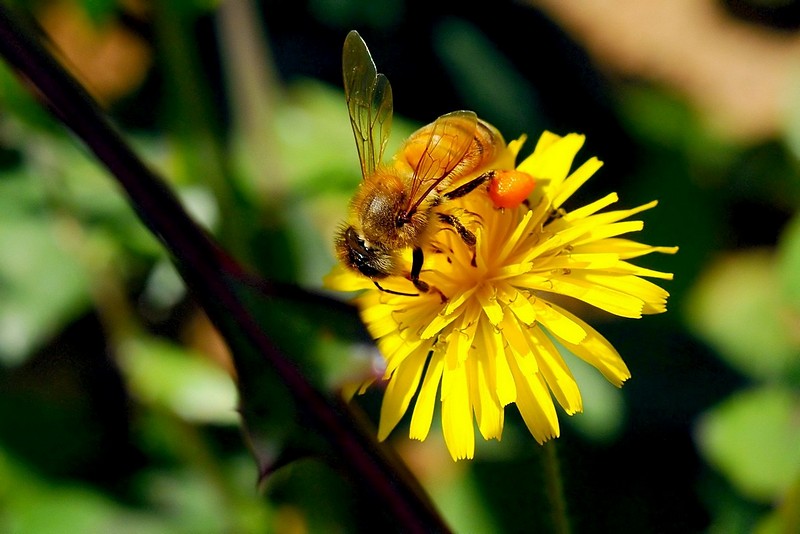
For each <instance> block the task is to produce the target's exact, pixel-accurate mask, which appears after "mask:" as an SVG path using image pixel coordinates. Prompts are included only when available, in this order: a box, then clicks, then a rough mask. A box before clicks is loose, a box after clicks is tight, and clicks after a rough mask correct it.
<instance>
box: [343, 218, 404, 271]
mask: <svg viewBox="0 0 800 534" xmlns="http://www.w3.org/2000/svg"><path fill="white" fill-rule="evenodd" d="M335 246H336V254H337V255H338V256H339V260H340V261H341V262H342V263H343V264H344V265H346V266H347V267H349V268H351V269H353V270H355V271H358V272H360V273H361V274H363V275H364V276H366V277H368V278H371V279H376V278H377V279H380V278H386V277H387V276H389V275H390V274H393V273H394V268H395V259H394V255H393V254H392V253H391V252H390V251H389V250H387V249H386V248H384V247H383V246H381V244H380V243H374V244H373V243H370V242H368V241H367V240H366V239H365V238H364V237H363V236H362V235H361V234H359V233H358V232H357V231H356V229H355V228H354V227H352V226H346V227H343V228H342V229H341V230H340V231H339V232H338V234H337V235H336V240H335Z"/></svg>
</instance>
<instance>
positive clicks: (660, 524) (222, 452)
mask: <svg viewBox="0 0 800 534" xmlns="http://www.w3.org/2000/svg"><path fill="white" fill-rule="evenodd" d="M4 3H5V4H7V5H9V6H14V7H15V8H17V9H19V10H20V11H21V12H23V13H28V14H30V15H31V17H32V18H33V19H35V21H37V24H38V25H39V27H40V29H41V30H42V31H43V32H44V34H46V35H47V36H48V39H50V41H51V42H52V45H53V50H57V51H58V52H57V54H58V55H59V57H60V58H61V59H62V61H63V63H64V64H65V65H66V66H67V67H68V68H69V69H70V71H71V72H73V74H75V76H76V77H77V78H78V79H79V80H81V81H82V82H83V83H84V84H85V85H86V87H87V88H88V89H89V90H90V92H91V93H92V94H93V95H94V96H95V98H97V99H98V101H99V102H101V104H102V105H103V106H104V108H105V109H106V110H107V111H108V113H109V115H110V116H111V117H112V119H113V120H114V121H115V123H116V124H117V125H118V126H119V128H120V129H121V131H122V132H123V133H124V134H125V136H126V138H127V139H128V140H129V141H130V143H131V144H132V145H133V146H134V147H135V148H136V150H137V152H138V153H139V154H141V155H142V157H143V158H145V159H146V160H147V161H148V162H149V163H150V164H151V165H152V166H153V167H154V168H156V169H158V170H159V172H160V173H161V174H162V175H163V176H164V177H165V178H166V179H167V180H168V181H169V183H170V184H171V186H172V187H173V188H174V189H175V190H176V191H177V192H178V193H179V195H180V197H181V199H182V200H183V201H184V202H185V204H186V206H187V207H188V208H189V209H190V211H191V213H192V214H193V215H194V216H195V217H196V218H197V219H198V220H199V221H201V222H202V223H203V224H204V225H205V226H206V227H207V228H209V229H210V230H211V231H212V232H213V233H214V234H215V235H216V236H217V238H218V239H219V240H220V242H221V243H222V244H223V246H225V248H227V249H228V250H229V251H231V252H232V253H233V254H234V255H235V256H236V257H237V258H239V259H240V260H241V261H242V262H243V263H245V264H246V265H248V266H250V267H251V268H253V269H254V270H255V271H257V272H259V273H260V274H262V275H263V276H265V277H267V278H269V279H274V280H281V281H289V282H295V283H298V284H300V285H302V286H304V287H307V288H311V289H319V288H320V286H321V279H322V276H324V274H325V273H326V272H327V271H328V270H329V269H330V268H331V267H332V266H333V264H334V261H335V260H334V258H333V255H332V248H331V245H330V238H331V235H332V233H333V231H334V229H335V228H336V225H337V224H338V221H339V220H341V218H342V217H343V216H344V214H345V209H346V204H347V199H348V198H349V196H350V194H351V193H352V191H353V189H354V187H355V186H356V185H357V183H358V180H359V170H358V162H357V157H356V151H355V148H354V146H353V142H352V134H351V132H350V130H349V122H348V119H347V113H346V107H345V105H344V97H343V94H342V91H341V47H342V43H343V41H344V37H345V35H346V34H347V32H348V31H349V30H351V29H357V30H359V32H360V33H361V35H362V36H363V37H364V39H365V41H366V42H367V44H368V45H369V47H370V49H371V51H372V54H373V57H374V58H375V61H376V63H377V65H378V69H379V71H381V72H384V73H385V74H386V75H387V76H388V77H389V79H390V81H391V82H392V85H393V89H394V95H395V114H396V115H395V122H394V129H393V132H394V135H393V137H392V144H393V145H394V146H396V145H397V144H398V143H399V142H400V141H401V140H402V139H403V137H404V136H405V135H407V134H408V133H410V132H411V131H412V130H413V129H414V128H415V127H417V126H419V125H421V124H424V123H428V122H431V121H432V120H433V119H434V118H435V117H437V116H438V115H441V114H443V113H446V112H448V111H452V110H455V109H460V108H466V109H473V110H475V111H476V112H477V113H478V114H479V116H481V117H483V118H485V119H487V120H488V121H490V122H492V123H493V124H495V125H496V126H497V127H498V128H499V129H500V130H501V131H502V132H504V134H505V135H506V137H507V138H508V139H513V138H516V137H517V136H519V135H520V134H522V133H527V134H528V135H529V139H530V140H529V146H528V149H530V148H531V147H532V146H533V142H532V141H533V140H535V139H536V137H538V135H539V133H540V132H541V131H542V130H545V129H547V130H551V131H554V132H556V133H559V134H566V133H568V132H581V133H584V134H586V136H587V141H586V145H585V146H584V148H583V150H582V151H581V153H580V154H579V159H581V160H583V159H588V158H589V157H590V156H592V155H596V156H598V157H599V158H600V159H601V160H603V161H604V162H605V165H604V167H603V168H602V169H601V171H600V172H599V173H598V174H597V175H596V176H595V177H594V178H593V179H592V180H591V181H590V182H589V183H588V184H587V186H586V187H585V188H584V189H583V190H582V191H581V192H580V194H579V195H578V198H576V199H574V200H573V202H574V203H575V205H578V203H579V202H581V201H589V200H594V199H595V198H599V197H600V196H603V195H605V194H606V193H608V192H610V191H617V192H618V193H619V195H620V198H621V201H620V205H622V206H625V207H632V206H636V205H639V204H642V203H644V202H647V201H649V200H652V199H658V200H659V201H660V204H659V206H658V207H657V208H656V209H654V210H651V211H648V212H646V213H645V214H644V220H645V230H644V231H643V232H642V235H641V236H640V238H639V240H641V241H643V242H646V243H651V244H658V245H670V246H671V245H678V246H679V247H680V252H679V253H678V254H677V255H676V256H659V257H655V256H654V257H647V258H645V259H644V261H643V262H641V263H643V264H645V265H646V266H648V267H652V268H655V269H658V270H662V271H668V272H673V273H675V279H674V281H671V282H665V283H664V286H665V287H666V288H667V290H668V291H670V293H671V298H670V302H669V307H670V311H669V312H668V313H666V314H664V315H660V316H652V317H646V318H644V319H642V320H639V321H630V320H615V319H614V318H611V317H608V316H606V315H602V314H600V313H597V312H593V311H592V310H589V309H584V308H580V309H579V312H580V313H581V314H582V315H583V316H584V317H585V318H587V319H588V320H589V322H591V323H592V324H593V325H594V326H595V327H597V328H598V330H600V331H601V332H602V333H603V334H604V335H605V336H607V337H608V338H609V339H610V340H611V341H612V343H613V344H614V345H615V346H616V347H617V348H618V349H619V351H620V353H621V354H622V355H623V357H624V358H625V360H626V362H627V363H628V366H629V367H630V369H631V372H632V375H633V378H632V379H631V380H629V382H628V383H627V384H626V385H625V386H624V387H623V388H622V389H621V390H617V389H615V388H614V387H613V386H611V385H609V384H607V383H606V382H605V381H604V380H603V379H602V377H601V376H600V375H599V373H596V372H593V370H591V369H588V368H585V367H582V366H581V365H580V362H578V361H577V359H575V361H572V360H570V361H569V362H568V363H569V364H570V366H571V367H572V369H573V371H574V373H575V375H576V378H577V379H578V382H579V384H580V386H581V391H582V392H583V395H584V405H585V412H584V413H583V414H579V415H576V416H573V417H567V416H566V415H565V414H563V413H562V414H561V416H562V417H561V421H562V436H561V438H559V439H558V440H557V442H556V447H557V451H558V457H559V459H560V465H561V469H562V474H563V477H564V487H565V493H566V497H567V503H568V511H569V514H570V518H571V521H572V524H573V528H574V531H575V532H682V533H685V532H725V533H728V532H798V531H800V515H799V514H800V512H798V510H800V215H799V214H800V212H798V207H800V166H799V165H798V157H799V156H800V99H798V96H800V33H799V32H798V28H800V3H798V2H795V1H791V0H750V1H746V0H731V1H727V2H725V1H721V0H719V1H712V0H691V1H689V0H683V1H675V0H651V1H649V2H635V1H634V0H601V1H594V2H589V1H574V2H558V1H556V0H541V1H535V0H529V1H522V2H497V3H493V4H491V5H489V4H485V5H484V4H478V5H475V6H474V7H470V6H466V5H465V4H464V3H463V2H447V1H438V0H432V1H426V2H416V1H413V0H409V1H406V2H402V1H399V0H381V1H377V2H376V1H367V0H339V1H334V0H309V1H307V2H275V1H263V2H257V1H255V0H230V1H227V2H215V1H213V0H185V1H179V0H164V1H159V2H149V1H146V0H37V1H25V2H23V1H16V2H11V1H7V0H6V1H5V2H4ZM389 151H391V147H390V149H389ZM309 320H313V317H312V318H309ZM347 352H348V353H351V354H352V357H348V358H340V359H336V358H331V359H330V360H329V361H325V362H322V363H320V368H321V369H324V372H325V373H326V376H329V377H332V378H331V382H332V383H333V382H335V380H336V377H341V376H344V375H345V374H346V373H347V372H348V369H350V367H349V366H350V365H351V364H352V362H353V361H354V360H358V359H361V360H363V359H365V358H369V357H370V356H371V355H370V352H369V350H367V349H365V348H364V347H363V346H361V345H354V346H353V347H352V349H350V350H349V351H347ZM231 374H232V369H231V364H230V360H229V357H228V354H227V352H226V349H225V346H224V344H223V343H222V341H221V340H220V338H219V337H218V336H217V335H216V334H215V332H214V330H213V329H212V328H211V327H210V325H209V323H208V321H207V319H206V318H205V316H204V315H203V313H202V311H201V310H199V309H198V307H197V306H196V304H195V302H194V301H193V299H192V297H191V295H187V293H186V291H185V289H184V287H183V284H182V283H181V280H180V278H179V276H178V275H177V273H176V272H175V270H174V269H173V268H172V267H171V264H170V262H169V260H168V258H167V256H166V254H165V252H164V251H163V250H162V248H161V246H160V245H159V243H158V242H157V241H156V240H155V239H154V238H153V237H152V236H151V235H149V234H148V232H147V231H146V230H145V229H144V227H143V226H142V225H141V224H140V222H139V221H138V219H137V218H136V216H135V214H134V213H133V211H132V210H131V209H130V207H129V206H128V204H127V203H126V200H125V198H124V197H123V196H122V195H121V193H120V191H119V189H118V188H117V187H116V185H115V183H114V182H113V180H112V179H111V178H110V177H109V175H108V174H107V172H106V171H105V170H104V169H103V168H102V167H101V166H99V165H98V164H97V163H96V162H95V161H94V160H93V159H92V157H91V156H90V155H89V154H88V153H87V151H86V150H85V149H84V148H83V147H82V146H81V145H79V144H78V143H77V142H76V140H75V139H74V138H73V137H71V136H70V135H69V134H68V133H66V131H65V130H64V129H63V128H62V127H61V126H60V125H59V124H58V123H57V122H56V121H55V120H53V119H52V118H51V117H50V116H49V115H48V114H47V113H46V112H45V111H44V110H43V109H42V108H41V107H40V106H39V104H38V103H37V102H36V101H35V100H34V99H33V98H32V97H31V96H30V95H29V94H28V93H27V92H26V90H25V88H24V86H23V85H22V84H20V83H19V82H18V81H17V80H16V79H15V78H14V77H13V75H12V74H11V73H10V72H9V70H8V69H7V68H6V66H5V65H4V64H3V65H0V532H13V533H50V532H53V533H55V532H58V533H69V532H75V533H84V532H111V531H114V532H118V533H119V532H136V533H149V532H154V533H155V532H186V533H197V532H209V533H216V532H291V533H295V532H298V533H302V532H352V531H361V530H368V528H369V525H368V524H365V521H364V520H363V516H364V514H363V510H362V509H361V505H362V504H363V503H361V502H360V501H359V499H358V497H357V494H356V493H354V492H353V491H351V490H350V489H348V488H349V486H348V485H347V484H343V481H342V478H341V477H340V475H338V474H336V473H335V472H334V471H332V470H330V469H329V468H327V467H325V466H324V465H323V464H321V463H318V462H315V461H313V460H306V461H301V462H297V463H295V464H292V465H290V466H288V467H287V468H284V469H282V470H280V471H278V472H277V473H276V474H275V475H274V476H272V477H271V478H270V479H269V480H268V481H267V483H266V485H265V487H264V488H263V491H261V492H259V491H258V490H257V488H256V480H257V473H256V468H255V464H254V462H253V460H252V458H251V455H250V453H249V451H248V448H247V445H246V442H245V440H244V439H243V437H242V434H241V431H240V429H239V422H238V417H237V414H236V411H235V406H236V390H235V387H234V382H233V380H232V378H231ZM380 398H381V395H380V391H379V389H377V388H373V389H372V390H371V391H370V392H368V393H367V394H366V395H364V396H361V397H358V398H357V399H356V401H355V402H356V403H357V405H358V406H359V407H360V408H362V409H363V410H364V411H365V413H366V414H367V415H368V416H369V417H371V418H372V420H373V421H375V420H376V419H375V417H376V416H377V411H378V406H379V402H380ZM406 429H407V426H404V425H403V424H402V423H401V425H400V427H399V428H398V430H396V431H395V432H394V434H393V436H392V437H391V438H390V443H391V444H392V446H394V447H396V448H397V450H398V451H400V452H401V454H403V456H404V458H405V459H406V461H407V462H408V463H409V465H410V466H411V467H412V470H413V471H414V472H415V474H416V475H417V476H418V478H419V479H420V480H421V481H422V483H423V484H424V485H425V487H426V488H427V489H428V491H429V492H430V494H431V496H432V497H433V499H434V501H435V502H436V504H437V506H438V507H439V509H440V510H441V512H442V513H443V514H444V516H445V518H446V520H447V521H448V522H449V523H450V525H451V526H452V527H453V528H454V529H455V530H456V531H458V532H470V533H473V532H523V531H532V530H537V529H539V528H546V527H547V525H548V523H547V520H546V518H547V514H548V513H549V512H548V510H547V504H546V502H545V501H544V500H543V497H542V492H541V489H540V488H541V484H542V474H541V471H542V467H541V463H540V457H541V451H540V450H539V446H538V445H536V443H535V441H534V440H533V439H532V438H531V437H530V436H529V435H528V434H527V433H526V431H525V430H524V425H522V424H521V421H520V420H519V417H518V416H517V414H516V413H515V410H513V409H512V410H509V411H508V412H507V428H506V431H505V433H504V437H503V441H502V442H501V443H496V442H489V443H480V444H479V446H478V449H477V454H476V456H477V458H476V460H474V461H472V462H459V463H457V464H454V463H453V462H452V461H451V460H450V459H449V455H448V454H447V452H446V450H445V449H444V446H443V444H442V442H441V437H440V435H438V434H437V432H436V431H434V432H433V433H432V436H431V437H429V438H428V440H427V441H426V442H425V443H421V444H420V443H416V442H413V443H412V442H409V440H408V439H407V438H406Z"/></svg>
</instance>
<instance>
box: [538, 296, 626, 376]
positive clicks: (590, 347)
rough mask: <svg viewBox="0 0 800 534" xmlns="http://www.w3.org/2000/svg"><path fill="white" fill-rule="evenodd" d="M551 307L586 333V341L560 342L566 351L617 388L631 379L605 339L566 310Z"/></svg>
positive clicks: (615, 352) (618, 356)
mask: <svg viewBox="0 0 800 534" xmlns="http://www.w3.org/2000/svg"><path fill="white" fill-rule="evenodd" d="M553 307H554V308H557V309H558V310H559V311H560V312H561V313H563V314H564V315H566V316H567V317H569V318H570V319H572V320H573V321H575V322H576V323H578V324H579V325H581V326H582V327H583V329H584V330H585V331H586V339H584V340H583V341H582V342H581V343H567V342H564V341H562V344H563V345H564V347H565V348H566V349H567V350H569V351H570V352H571V353H573V354H574V355H576V356H577V357H579V358H580V359H582V360H584V361H585V362H586V363H588V364H589V365H591V366H593V367H595V368H596V369H597V370H598V371H600V372H601V373H602V374H603V376H604V377H606V380H608V381H609V382H611V383H612V384H614V385H615V386H617V387H620V386H621V385H622V383H623V382H624V381H626V380H627V379H629V378H630V377H631V373H630V371H629V370H628V366H627V365H625V362H624V361H623V360H622V357H620V355H619V353H618V352H617V351H616V349H615V348H614V347H613V346H612V345H611V343H609V342H608V340H607V339H606V338H604V337H603V336H602V335H600V333H599V332H597V330H595V329H594V328H592V327H591V326H589V325H588V324H586V323H585V322H583V321H582V320H581V319H579V318H578V317H576V316H575V315H573V314H571V313H570V312H568V311H567V310H565V309H563V308H559V307H558V306H556V305H555V304H554V305H553Z"/></svg>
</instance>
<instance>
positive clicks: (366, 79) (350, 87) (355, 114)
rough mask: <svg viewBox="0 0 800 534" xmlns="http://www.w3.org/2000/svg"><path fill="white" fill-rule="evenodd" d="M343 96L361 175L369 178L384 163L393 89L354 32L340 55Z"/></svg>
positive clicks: (349, 35)
mask: <svg viewBox="0 0 800 534" xmlns="http://www.w3.org/2000/svg"><path fill="white" fill-rule="evenodd" d="M342 72H343V74H344V96H345V100H346V101H347V111H348V113H349V114H350V125H351V126H352V127H353V135H354V137H355V139H356V148H357V149H358V159H359V161H360V162H361V174H362V176H363V177H364V178H366V177H367V176H369V175H371V174H372V173H373V172H374V171H375V168H376V167H377V166H378V165H380V163H381V161H382V160H383V151H384V149H385V148H386V142H387V141H388V140H389V131H390V130H391V126H392V86H391V85H390V84H389V80H388V79H387V78H386V76H384V75H383V74H378V71H377V69H376V68H375V62H374V61H373V60H372V56H371V55H370V53H369V49H367V45H366V43H364V40H363V39H362V38H361V36H360V35H359V34H358V32H357V31H355V30H353V31H351V32H350V33H348V34H347V38H346V39H345V40H344V50H343V51H342Z"/></svg>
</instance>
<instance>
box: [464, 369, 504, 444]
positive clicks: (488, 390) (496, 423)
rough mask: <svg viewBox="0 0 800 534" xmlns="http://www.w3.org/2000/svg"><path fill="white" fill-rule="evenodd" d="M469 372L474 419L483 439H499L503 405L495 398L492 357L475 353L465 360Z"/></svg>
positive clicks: (501, 429) (501, 428) (501, 427)
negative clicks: (472, 356) (473, 356)
mask: <svg viewBox="0 0 800 534" xmlns="http://www.w3.org/2000/svg"><path fill="white" fill-rule="evenodd" d="M465 363H466V365H467V370H468V373H469V375H468V376H469V384H470V398H471V399H472V406H473V411H474V412H475V419H476V420H477V422H478V430H480V433H481V435H482V436H483V439H494V438H497V439H500V436H501V435H502V432H503V406H502V405H501V404H500V401H499V400H498V399H497V391H496V390H495V389H494V380H493V378H494V371H493V370H492V369H487V366H491V367H493V363H492V359H490V358H487V357H486V356H485V355H476V357H475V358H470V359H468V360H467V361H466V362H465Z"/></svg>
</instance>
